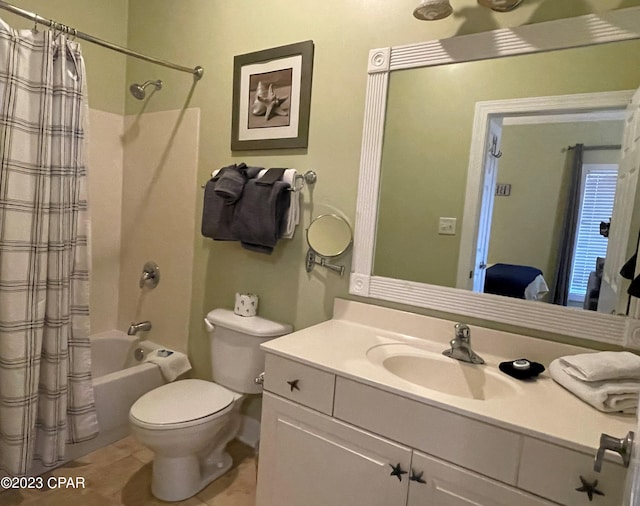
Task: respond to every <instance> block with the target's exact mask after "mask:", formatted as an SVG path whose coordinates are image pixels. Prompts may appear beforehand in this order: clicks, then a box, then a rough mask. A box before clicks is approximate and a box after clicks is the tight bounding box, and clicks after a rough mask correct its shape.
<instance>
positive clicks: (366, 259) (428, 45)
mask: <svg viewBox="0 0 640 506" xmlns="http://www.w3.org/2000/svg"><path fill="white" fill-rule="evenodd" d="M639 27H640V7H631V8H628V9H620V10H616V11H609V12H605V13H601V14H590V15H587V16H580V17H575V18H569V19H561V20H556V21H548V22H544V23H538V24H534V25H525V26H521V27H516V28H503V29H499V30H494V31H491V32H483V33H478V34H473V35H464V36H460V37H453V38H450V39H442V40H434V41H428V42H423V43H418V44H411V45H405V46H394V47H386V48H379V49H373V50H371V51H370V53H369V62H368V79H367V92H366V99H365V100H366V102H365V117H364V128H363V134H362V148H361V158H360V177H359V182H358V200H357V206H356V226H355V237H354V256H353V263H352V273H351V278H350V283H349V293H351V294H353V295H358V296H361V297H372V298H376V299H380V300H386V301H391V302H397V303H401V304H407V305H411V306H417V307H422V308H428V309H433V310H437V311H443V312H447V313H453V314H458V315H462V316H468V317H473V318H479V319H483V320H490V321H495V322H499V323H504V324H510V325H515V326H518V327H524V328H529V329H534V330H539V331H544V332H550V333H553V334H561V335H565V336H571V337H577V338H581V339H589V340H593V341H599V342H605V343H609V344H616V345H622V346H626V347H630V348H640V320H638V319H635V318H631V317H628V318H623V317H620V316H611V315H606V314H602V313H600V314H598V313H595V312H591V311H580V310H575V311H574V310H571V309H568V308H565V307H561V306H555V305H553V304H542V303H537V302H532V301H524V300H519V299H511V298H508V297H501V296H497V295H491V294H484V293H482V294H481V293H474V292H470V291H467V290H462V289H457V288H449V287H442V286H437V285H430V284H426V283H418V282H414V281H406V280H400V279H393V278H386V277H382V276H374V275H373V274H372V273H373V259H374V252H375V235H376V225H377V215H378V194H379V184H380V170H381V160H382V143H383V135H384V123H385V114H386V106H387V88H388V83H389V74H390V72H391V71H393V70H400V69H408V68H416V67H429V66H435V65H443V64H448V63H458V62H465V61H474V60H482V59H488V58H499V57H505V56H513V55H520V54H531V53H538V52H542V51H549V50H554V49H566V48H571V47H580V46H587V45H593V44H603V43H607V42H615V41H623V40H631V39H638V38H640V28H639ZM639 84H640V83H639Z"/></svg>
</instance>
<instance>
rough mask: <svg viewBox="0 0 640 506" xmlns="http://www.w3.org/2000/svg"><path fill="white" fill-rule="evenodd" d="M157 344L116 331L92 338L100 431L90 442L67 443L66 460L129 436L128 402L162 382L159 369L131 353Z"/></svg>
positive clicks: (148, 349)
mask: <svg viewBox="0 0 640 506" xmlns="http://www.w3.org/2000/svg"><path fill="white" fill-rule="evenodd" d="M160 347H161V346H159V345H158V344H155V343H153V342H149V341H141V340H139V339H137V338H136V337H135V336H128V335H127V334H125V333H124V332H120V331H119V330H111V331H108V332H103V333H101V334H98V335H95V336H92V337H91V372H92V376H93V389H94V395H95V400H96V410H97V412H98V423H99V424H100V433H99V434H98V437H96V438H94V439H92V440H90V441H85V442H83V443H77V444H72V445H67V452H66V455H65V459H66V460H74V459H77V458H78V457H81V456H83V455H86V454H87V453H91V452H92V451H94V450H96V449H98V448H101V447H103V446H106V445H108V444H111V443H113V442H115V441H118V440H119V439H122V438H123V437H126V436H128V435H129V409H130V408H131V405H132V404H133V403H134V402H135V401H136V400H137V399H138V398H139V397H140V396H141V395H142V394H144V393H146V392H148V391H149V390H152V389H154V388H157V387H159V386H161V385H163V384H164V383H165V380H164V379H163V377H162V374H161V373H160V368H159V367H158V366H157V365H155V364H151V363H144V362H141V361H138V360H136V358H135V356H134V352H135V350H136V349H137V348H142V350H144V353H145V355H146V353H148V352H149V351H152V350H154V349H157V348H160Z"/></svg>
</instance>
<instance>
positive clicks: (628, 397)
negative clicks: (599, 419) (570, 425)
mask: <svg viewBox="0 0 640 506" xmlns="http://www.w3.org/2000/svg"><path fill="white" fill-rule="evenodd" d="M549 374H550V375H551V377H552V378H553V379H554V380H555V381H556V382H557V383H559V384H560V385H562V386H563V387H564V388H566V389H567V390H569V391H570V392H571V393H572V394H574V395H575V396H577V397H579V398H580V399H582V400H583V401H585V402H586V403H588V404H591V405H592V406H593V407H594V408H596V409H599V410H600V411H604V412H607V413H614V412H622V413H626V414H634V413H635V412H636V411H637V409H638V396H639V395H640V381H637V380H612V381H589V382H587V381H581V380H579V379H576V378H574V377H573V376H569V374H567V373H566V372H565V370H564V367H563V365H562V363H561V362H560V359H556V360H554V361H553V362H551V364H549Z"/></svg>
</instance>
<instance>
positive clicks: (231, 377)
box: [206, 309, 292, 394]
mask: <svg viewBox="0 0 640 506" xmlns="http://www.w3.org/2000/svg"><path fill="white" fill-rule="evenodd" d="M206 322H207V327H208V328H209V340H210V341H209V342H210V349H211V369H212V373H213V381H214V382H216V383H217V384H219V385H222V386H225V387H227V388H229V389H231V390H234V391H236V392H239V393H245V394H259V393H262V386H261V385H257V384H256V383H255V378H256V377H257V376H258V375H259V374H260V373H262V372H263V371H264V352H263V351H262V350H261V349H260V345H261V344H262V343H265V342H267V341H270V340H271V339H274V338H276V337H279V336H283V335H285V334H289V333H290V332H291V331H292V327H291V325H288V324H286V323H278V322H274V321H271V320H266V319H265V318H261V317H259V316H238V315H237V314H235V313H234V312H233V311H229V310H228V309H214V310H213V311H210V312H209V314H207V318H206Z"/></svg>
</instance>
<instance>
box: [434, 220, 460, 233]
mask: <svg viewBox="0 0 640 506" xmlns="http://www.w3.org/2000/svg"><path fill="white" fill-rule="evenodd" d="M456 221H457V219H456V218H440V221H439V222H438V234H440V235H456Z"/></svg>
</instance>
